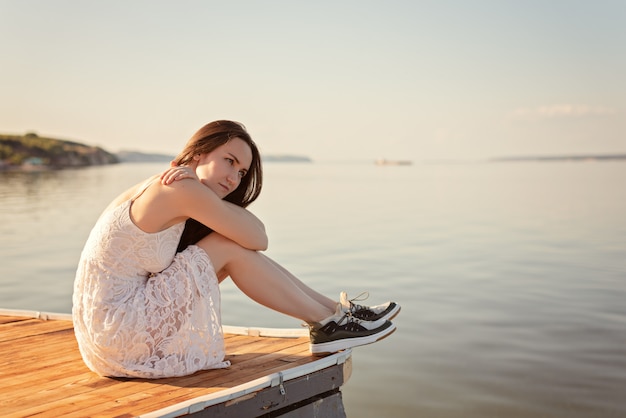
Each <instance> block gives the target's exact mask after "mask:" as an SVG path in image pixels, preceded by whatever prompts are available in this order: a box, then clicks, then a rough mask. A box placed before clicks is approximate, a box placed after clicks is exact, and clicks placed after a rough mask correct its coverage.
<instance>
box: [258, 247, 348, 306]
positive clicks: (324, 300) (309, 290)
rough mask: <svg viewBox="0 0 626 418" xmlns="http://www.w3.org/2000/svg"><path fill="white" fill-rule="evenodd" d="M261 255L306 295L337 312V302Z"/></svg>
mask: <svg viewBox="0 0 626 418" xmlns="http://www.w3.org/2000/svg"><path fill="white" fill-rule="evenodd" d="M260 255H261V257H265V258H266V259H267V261H268V262H270V263H272V264H273V265H274V266H275V267H276V268H277V269H279V270H280V271H282V272H283V274H284V275H285V276H287V277H288V278H289V279H291V281H292V282H294V283H295V285H296V286H298V287H299V288H300V289H302V291H303V292H304V293H306V294H307V295H309V296H310V297H312V298H313V299H315V300H316V301H318V302H319V303H321V304H322V305H324V306H326V307H327V308H328V309H331V310H332V311H333V312H334V311H335V308H336V307H337V301H334V300H332V299H330V298H329V297H326V296H324V295H322V294H321V293H318V292H317V291H316V290H314V289H312V288H310V287H309V286H307V285H306V284H305V283H303V282H302V281H301V280H300V279H298V278H297V277H296V276H294V275H293V274H292V273H290V272H289V271H288V270H287V269H286V268H284V267H283V266H281V265H280V264H278V263H277V262H276V261H274V260H272V259H271V258H269V257H267V256H266V255H264V254H260Z"/></svg>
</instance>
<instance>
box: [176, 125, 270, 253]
mask: <svg viewBox="0 0 626 418" xmlns="http://www.w3.org/2000/svg"><path fill="white" fill-rule="evenodd" d="M233 138H239V139H241V140H243V141H244V142H245V143H246V144H248V146H249V147H250V149H251V150H252V163H251V164H250V168H249V169H248V173H247V174H246V175H245V176H244V177H243V178H242V179H241V182H240V183H239V186H238V187H237V188H236V189H235V190H233V191H232V192H231V193H229V194H228V196H226V197H225V198H224V200H226V201H228V202H231V203H234V204H235V205H237V206H241V207H243V208H245V207H247V206H248V205H249V204H251V203H252V202H254V201H255V200H256V198H257V197H259V194H260V193H261V188H262V186H263V168H262V166H261V155H260V153H259V149H258V148H257V146H256V144H255V143H254V141H253V140H252V137H251V136H250V134H249V133H248V131H246V128H245V126H243V125H242V124H241V123H238V122H233V121H229V120H217V121H214V122H211V123H208V124H206V125H204V126H203V127H202V128H200V129H199V130H198V131H197V132H196V133H195V134H194V135H193V136H192V137H191V138H190V139H189V141H187V144H186V145H185V148H183V150H182V151H181V152H180V154H178V155H177V156H176V158H175V159H174V163H175V164H176V165H188V164H190V163H191V162H192V161H193V157H194V155H197V154H208V153H210V152H212V151H214V150H215V149H216V148H218V147H220V146H222V145H224V144H226V143H227V142H228V141H230V140H231V139H233ZM210 232H211V229H210V228H209V227H207V226H205V225H203V224H201V223H200V222H198V221H196V220H195V219H191V218H190V219H188V220H187V222H186V223H185V230H184V231H183V235H182V236H181V238H180V242H179V243H178V251H182V250H184V249H185V248H187V246H188V245H191V244H195V243H196V242H198V241H199V240H200V239H202V238H204V237H205V236H206V235H208V234H209V233H210Z"/></svg>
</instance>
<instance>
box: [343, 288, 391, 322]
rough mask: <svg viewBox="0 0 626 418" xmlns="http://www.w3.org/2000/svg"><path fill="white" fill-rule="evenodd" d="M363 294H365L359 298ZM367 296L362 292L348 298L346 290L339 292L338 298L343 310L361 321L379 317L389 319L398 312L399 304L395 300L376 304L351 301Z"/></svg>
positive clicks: (378, 318) (374, 319) (376, 319)
mask: <svg viewBox="0 0 626 418" xmlns="http://www.w3.org/2000/svg"><path fill="white" fill-rule="evenodd" d="M364 294H365V295H366V296H365V297H363V298H361V296H363V295H364ZM368 296H369V295H367V294H366V292H363V293H361V294H360V295H359V296H357V297H356V298H354V299H348V295H347V294H346V292H341V294H340V296H339V300H340V303H341V307H342V309H343V312H345V313H349V314H350V315H352V316H353V317H355V318H357V319H361V320H363V321H378V320H380V319H388V320H391V319H393V318H394V317H395V316H396V315H398V313H399V312H400V305H398V304H397V303H395V302H386V303H383V304H380V305H376V306H363V305H357V304H356V303H354V302H353V301H361V300H365V299H367V297H368Z"/></svg>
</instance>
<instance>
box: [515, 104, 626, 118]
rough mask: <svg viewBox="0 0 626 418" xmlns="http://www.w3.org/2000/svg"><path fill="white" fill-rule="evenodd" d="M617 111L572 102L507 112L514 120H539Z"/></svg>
mask: <svg viewBox="0 0 626 418" xmlns="http://www.w3.org/2000/svg"><path fill="white" fill-rule="evenodd" d="M616 113H617V111H616V110H615V109H612V108H610V107H604V106H588V105H573V104H555V105H544V106H538V107H534V108H528V107H522V108H518V109H515V110H514V111H512V112H511V113H510V114H509V117H510V118H511V119H515V120H539V119H556V118H581V117H589V116H610V115H614V114H616Z"/></svg>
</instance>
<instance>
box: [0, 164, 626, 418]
mask: <svg viewBox="0 0 626 418" xmlns="http://www.w3.org/2000/svg"><path fill="white" fill-rule="evenodd" d="M160 169H161V166H156V165H150V164H148V165H135V166H131V165H118V166H110V167H95V168H92V169H86V170H72V171H61V172H47V173H0V180H1V181H0V244H1V248H2V263H0V306H1V307H8V308H22V309H41V310H49V311H62V312H69V310H70V309H71V284H72V280H73V275H74V268H75V264H76V262H77V260H78V257H79V253H80V249H81V247H82V244H83V242H84V240H85V239H86V236H87V234H88V232H89V230H90V228H91V226H92V225H93V223H94V222H95V219H96V218H97V216H98V215H99V213H100V211H101V210H102V209H103V208H104V207H105V206H106V204H107V203H108V201H109V200H110V199H111V198H112V197H114V196H115V195H116V194H117V193H118V192H120V191H121V190H123V189H124V188H126V187H128V186H130V185H131V184H134V183H136V182H138V181H140V180H142V179H143V178H144V177H147V176H148V175H150V174H152V173H154V172H157V171H159V170H160ZM625 174H626V164H620V163H602V164H582V163H556V164H554V163H544V164H541V163H513V164H504V163H503V164H474V165H469V164H468V165H414V166H410V167H377V166H373V165H369V164H339V163H336V164H335V163H333V164H331V163H316V164H268V165H267V166H266V180H265V190H264V192H263V194H262V196H261V198H260V199H259V201H258V202H256V203H255V204H253V206H252V208H251V209H252V210H253V211H254V212H255V213H257V214H258V215H259V216H260V217H261V219H263V220H264V221H265V223H266V227H267V229H268V231H269V234H270V249H269V251H268V253H269V255H270V256H272V257H274V258H276V259H277V260H278V261H280V262H281V263H283V264H284V265H285V266H286V267H288V268H289V269H291V270H292V271H294V272H295V273H296V274H298V275H299V276H300V277H301V278H302V279H303V280H305V281H307V282H309V283H311V284H312V285H313V286H314V287H315V288H317V289H319V290H321V291H322V292H324V293H326V294H328V295H331V296H332V295H337V294H338V292H339V291H340V290H346V291H348V293H349V294H352V295H356V294H358V293H360V292H361V291H362V290H369V291H370V294H371V295H372V296H371V298H370V300H369V301H368V302H372V303H378V302H382V301H383V300H387V299H390V298H393V299H396V300H398V301H399V302H400V303H401V305H402V307H403V308H402V312H401V313H400V315H399V316H398V317H397V319H396V320H395V321H394V322H396V325H397V326H398V331H397V332H396V333H395V334H394V335H393V336H391V337H390V338H388V339H386V340H384V341H382V342H380V343H378V344H374V345H371V346H367V347H361V348H358V349H356V350H354V371H353V375H352V378H351V380H350V381H349V382H348V384H346V385H345V387H344V402H345V406H346V410H347V412H348V415H349V416H397V417H413V416H426V417H484V416H504V417H528V416H542V417H543V416H546V417H576V416H581V417H582V416H585V417H586V416H589V417H595V416H606V415H608V416H622V415H625V414H626V401H624V400H623V388H625V387H626V344H625V343H626V340H625V338H626V337H625V335H626V332H625V331H626V304H625V303H624V300H625V297H626V286H625V285H624V278H625V277H626V265H625V264H624V261H623V260H624V254H626V244H625V240H624V237H625V236H626V222H625V221H624V215H623V214H624V213H626V188H624V187H622V185H621V181H620V179H623V178H625ZM222 299H223V307H222V314H223V318H224V322H225V323H228V324H237V325H261V326H275V327H282V326H286V327H294V326H295V327H297V326H299V322H298V321H296V320H294V319H291V318H288V317H284V316H282V315H279V314H276V313H273V312H270V311H268V310H267V309H265V308H262V307H258V306H257V305H255V304H254V303H252V302H250V301H249V300H247V299H246V298H245V297H243V296H242V295H241V293H240V292H239V291H238V290H237V289H236V288H235V287H234V286H233V285H232V283H229V282H227V283H225V284H224V285H223V287H222ZM611 414H612V415H611Z"/></svg>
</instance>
